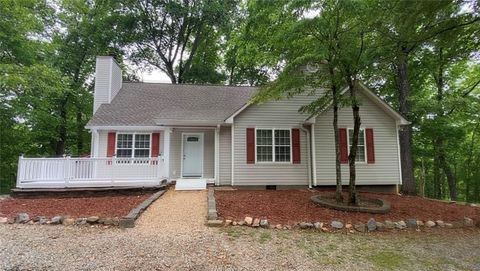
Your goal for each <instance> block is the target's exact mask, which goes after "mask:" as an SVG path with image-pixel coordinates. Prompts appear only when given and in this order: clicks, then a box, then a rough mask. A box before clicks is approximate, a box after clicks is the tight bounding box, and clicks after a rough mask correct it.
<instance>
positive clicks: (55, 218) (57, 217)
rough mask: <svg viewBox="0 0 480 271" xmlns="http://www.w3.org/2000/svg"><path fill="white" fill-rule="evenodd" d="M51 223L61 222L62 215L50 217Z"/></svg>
mask: <svg viewBox="0 0 480 271" xmlns="http://www.w3.org/2000/svg"><path fill="white" fill-rule="evenodd" d="M50 222H51V224H62V222H63V217H62V216H59V215H57V216H54V217H52V219H50Z"/></svg>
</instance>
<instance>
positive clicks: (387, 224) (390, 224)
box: [385, 220, 395, 230]
mask: <svg viewBox="0 0 480 271" xmlns="http://www.w3.org/2000/svg"><path fill="white" fill-rule="evenodd" d="M385 228H387V229H390V230H391V229H395V223H393V222H392V221H391V220H386V221H385Z"/></svg>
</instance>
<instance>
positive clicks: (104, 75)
mask: <svg viewBox="0 0 480 271" xmlns="http://www.w3.org/2000/svg"><path fill="white" fill-rule="evenodd" d="M109 89H110V60H109V59H107V58H98V59H97V63H96V67H95V93H94V95H93V97H94V98H93V112H95V111H97V109H98V108H99V107H100V105H101V104H104V103H109V100H108V92H109Z"/></svg>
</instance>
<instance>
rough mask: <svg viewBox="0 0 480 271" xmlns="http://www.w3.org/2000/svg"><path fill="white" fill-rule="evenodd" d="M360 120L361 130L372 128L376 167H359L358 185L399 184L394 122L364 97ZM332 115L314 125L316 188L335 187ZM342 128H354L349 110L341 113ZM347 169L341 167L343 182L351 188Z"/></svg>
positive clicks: (330, 112) (317, 119)
mask: <svg viewBox="0 0 480 271" xmlns="http://www.w3.org/2000/svg"><path fill="white" fill-rule="evenodd" d="M358 97H359V100H360V103H361V105H360V117H361V122H362V125H361V127H362V128H373V135H374V146H375V163H374V164H367V163H366V162H365V163H357V164H356V170H357V184H363V185H370V184H371V185H377V184H378V185H380V184H397V183H399V181H400V171H399V161H398V149H397V148H398V146H397V131H396V123H395V120H394V119H392V118H391V117H389V116H388V115H387V114H386V113H385V111H383V109H381V108H380V107H378V106H377V105H376V104H374V103H373V102H372V101H371V100H370V99H368V98H367V97H366V96H365V95H363V94H362V93H359V94H358ZM332 121H333V111H332V110H329V111H327V112H324V113H323V114H321V115H320V116H317V118H316V123H315V144H316V164H317V167H316V168H317V185H334V184H335V145H334V138H333V126H332ZM338 126H339V128H353V116H352V110H351V109H350V108H342V109H340V111H339V121H338ZM348 178H349V170H348V165H346V164H345V165H342V182H343V184H348Z"/></svg>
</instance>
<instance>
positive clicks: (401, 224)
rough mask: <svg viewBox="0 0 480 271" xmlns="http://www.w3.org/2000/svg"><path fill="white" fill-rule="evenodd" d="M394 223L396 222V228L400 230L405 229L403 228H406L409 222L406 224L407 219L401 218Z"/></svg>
mask: <svg viewBox="0 0 480 271" xmlns="http://www.w3.org/2000/svg"><path fill="white" fill-rule="evenodd" d="M394 224H395V228H396V229H399V230H403V229H405V228H406V227H407V224H406V223H405V221H403V220H400V221H398V222H395V223H394Z"/></svg>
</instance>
